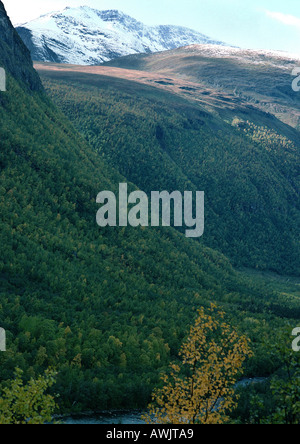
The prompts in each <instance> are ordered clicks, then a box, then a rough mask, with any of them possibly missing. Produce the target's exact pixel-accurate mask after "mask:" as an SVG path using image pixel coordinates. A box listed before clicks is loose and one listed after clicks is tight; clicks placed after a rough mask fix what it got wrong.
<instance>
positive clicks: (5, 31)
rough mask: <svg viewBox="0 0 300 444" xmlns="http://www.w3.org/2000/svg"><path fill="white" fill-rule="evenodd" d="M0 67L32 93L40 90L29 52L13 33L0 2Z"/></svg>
mask: <svg viewBox="0 0 300 444" xmlns="http://www.w3.org/2000/svg"><path fill="white" fill-rule="evenodd" d="M0 67H2V68H4V69H5V71H6V73H8V74H11V75H12V76H13V77H14V78H15V79H16V80H18V81H19V82H21V83H23V85H25V86H26V87H27V88H29V89H30V90H32V91H39V90H42V89H43V87H42V84H41V81H40V78H39V76H38V74H37V72H36V71H35V70H34V69H33V65H32V61H31V56H30V52H29V51H28V49H27V48H26V46H25V45H24V43H23V41H22V40H21V38H20V37H19V35H18V33H17V32H16V31H15V29H14V27H13V25H12V24H11V21H10V19H9V18H8V16H7V13H6V11H5V8H4V5H3V3H2V2H1V1H0Z"/></svg>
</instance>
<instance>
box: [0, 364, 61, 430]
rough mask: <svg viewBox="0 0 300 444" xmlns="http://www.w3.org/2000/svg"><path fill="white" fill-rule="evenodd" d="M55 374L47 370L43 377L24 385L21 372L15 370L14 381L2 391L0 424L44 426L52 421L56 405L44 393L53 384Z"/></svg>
mask: <svg viewBox="0 0 300 444" xmlns="http://www.w3.org/2000/svg"><path fill="white" fill-rule="evenodd" d="M56 374H57V373H56V372H55V371H53V370H47V371H46V372H45V374H44V375H43V376H39V377H38V378H37V379H31V380H30V381H29V382H28V383H27V384H24V382H23V379H22V375H23V372H22V370H20V369H18V368H17V369H16V372H15V379H14V380H12V381H10V382H9V384H8V386H7V387H5V388H4V389H3V394H2V398H0V424H45V423H47V422H50V421H52V418H53V413H54V411H55V409H56V403H55V400H54V397H53V396H51V395H49V394H46V391H47V390H48V388H50V387H52V385H53V384H54V383H55V377H56Z"/></svg>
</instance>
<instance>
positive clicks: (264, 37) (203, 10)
mask: <svg viewBox="0 0 300 444" xmlns="http://www.w3.org/2000/svg"><path fill="white" fill-rule="evenodd" d="M4 5H5V7H6V10H7V12H8V15H9V16H10V18H11V20H12V22H13V24H14V25H16V24H18V23H24V22H26V21H29V20H31V19H33V18H36V17H38V16H40V15H41V14H46V13H48V12H52V11H56V10H61V9H63V8H65V7H66V6H71V7H76V6H83V5H87V6H91V7H93V8H96V9H119V10H121V11H123V12H125V13H127V14H129V15H131V16H132V17H134V18H136V19H138V20H140V21H142V22H144V23H145V24H148V25H156V24H173V25H182V26H187V27H189V28H192V29H195V30H197V31H200V32H202V33H204V34H206V35H208V36H210V37H212V38H214V39H217V40H222V41H224V42H227V43H230V44H233V45H236V46H241V47H242V48H253V49H278V50H283V51H288V52H291V53H295V54H300V0H285V1H282V0H51V1H48V0H26V1H24V0H4Z"/></svg>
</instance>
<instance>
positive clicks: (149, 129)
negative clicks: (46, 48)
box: [39, 65, 300, 275]
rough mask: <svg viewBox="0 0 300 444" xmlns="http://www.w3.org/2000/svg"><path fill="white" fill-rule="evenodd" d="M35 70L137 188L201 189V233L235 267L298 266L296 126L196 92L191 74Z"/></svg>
mask: <svg viewBox="0 0 300 444" xmlns="http://www.w3.org/2000/svg"><path fill="white" fill-rule="evenodd" d="M110 69H111V70H112V71H111V76H110V75H109V74H110ZM39 72H40V73H41V75H42V79H43V81H44V85H45V86H46V89H47V91H48V92H49V94H50V95H51V97H52V98H53V99H54V100H55V102H56V103H57V105H58V106H59V107H61V109H62V110H63V112H64V113H65V114H66V115H67V116H68V117H69V118H70V120H72V121H73V123H74V124H75V126H76V128H77V129H78V130H79V131H80V132H81V133H82V134H83V135H84V136H85V137H86V139H87V140H88V141H89V142H90V144H91V145H92V146H93V147H94V148H95V150H96V151H97V152H98V153H99V154H100V156H101V157H103V158H105V159H106V160H108V161H109V162H110V164H111V165H113V166H116V167H117V168H118V169H119V170H120V171H121V172H122V174H124V175H125V176H126V177H128V178H129V180H131V181H132V182H134V183H136V184H137V185H138V186H139V187H140V188H141V189H143V190H145V191H148V192H149V191H151V190H156V189H160V190H162V189H167V190H170V191H172V190H184V189H193V190H196V189H197V190H204V191H205V193H206V226H205V234H204V236H203V239H201V242H204V243H205V244H206V245H208V246H210V247H212V248H215V249H218V250H220V251H222V252H223V253H224V254H226V255H227V256H229V258H230V259H231V260H232V261H233V262H234V263H235V264H236V265H239V266H241V265H243V266H247V267H252V268H259V269H267V270H274V271H277V272H279V273H290V274H296V275H298V274H299V221H300V220H299V209H300V205H299V146H300V144H299V133H298V132H297V131H295V130H294V129H292V128H291V127H289V126H287V125H285V124H283V123H282V122H281V121H279V120H277V119H275V118H274V117H272V116H271V115H269V114H266V113H264V112H262V111H261V110H259V109H256V108H254V107H253V106H252V105H249V104H247V103H246V102H245V101H243V100H242V99H236V100H235V99H234V98H233V97H232V96H230V95H226V94H221V93H219V95H217V94H216V92H215V91H211V96H210V97H208V99H207V100H206V99H205V98H206V97H207V96H205V98H203V97H202V99H199V100H198V96H197V97H196V99H195V98H193V97H190V96H189V95H186V94H185V92H186V91H187V89H189V88H190V83H184V82H183V81H179V82H178V81H177V79H176V78H174V77H173V78H172V77H169V78H166V77H164V78H163V77H162V75H159V74H153V73H152V74H150V75H147V72H145V71H140V72H139V71H132V70H130V71H129V70H127V71H126V70H124V69H120V70H119V71H118V69H115V68H109V67H104V68H101V67H100V68H93V67H91V68H87V67H86V68H83V69H82V68H81V67H75V66H70V67H66V68H64V67H62V66H60V67H57V66H46V65H42V66H39ZM89 72H90V73H89ZM96 72H99V73H101V74H96ZM103 74H105V75H103ZM112 75H113V76H114V77H112ZM130 75H132V77H131V78H130ZM163 79H164V80H163ZM150 85H151V86H150ZM154 85H156V86H155V87H154ZM188 85H189V86H188ZM198 89H199V95H200V89H201V86H199V85H198ZM202 91H203V92H204V91H205V90H202ZM190 94H192V93H190ZM218 96H219V97H218Z"/></svg>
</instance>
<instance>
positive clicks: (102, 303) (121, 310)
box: [0, 2, 300, 422]
mask: <svg viewBox="0 0 300 444" xmlns="http://www.w3.org/2000/svg"><path fill="white" fill-rule="evenodd" d="M0 6H1V10H0V14H1V18H2V19H3V20H2V21H0V31H2V29H1V26H4V25H5V26H6V27H8V30H9V32H10V33H11V35H10V43H11V46H8V43H6V42H4V41H3V40H2V38H0V66H3V67H4V68H6V70H7V73H8V83H7V92H6V93H0V206H1V220H0V252H1V254H0V281H1V287H0V326H1V327H2V328H4V329H5V330H6V333H7V339H8V341H7V352H5V353H0V386H1V388H4V387H10V386H11V382H9V381H10V380H11V379H12V378H13V375H14V371H15V368H19V369H20V370H22V371H23V377H24V380H25V381H28V380H29V379H30V378H33V379H34V380H38V378H39V375H41V374H42V373H43V372H44V371H45V370H46V369H47V368H49V367H52V368H53V369H55V370H56V371H57V377H56V383H55V385H54V386H53V387H52V389H51V390H52V393H58V394H59V396H60V397H59V399H58V401H57V402H58V404H59V407H60V412H61V413H63V412H69V411H77V412H82V411H84V410H103V409H108V408H110V409H111V408H127V409H129V408H136V407H138V408H143V407H145V406H146V405H147V403H148V401H149V397H150V394H151V392H152V390H153V387H155V386H156V385H157V383H158V381H159V374H160V372H161V371H162V370H164V369H165V368H167V367H168V365H169V362H170V361H171V360H172V359H176V357H177V355H178V350H179V349H180V346H181V344H182V342H183V340H184V339H185V337H186V335H187V333H188V330H189V326H190V325H191V324H192V323H193V321H194V319H195V317H196V313H197V309H198V308H199V307H200V306H204V307H209V305H210V302H211V301H213V302H216V303H218V304H219V305H220V306H221V307H222V309H224V311H225V312H226V313H227V318H228V319H227V320H228V322H230V324H231V325H233V326H235V327H236V328H237V329H238V330H239V331H240V332H241V333H243V334H246V335H247V336H248V337H249V338H250V339H251V340H252V344H253V349H254V358H252V359H251V360H250V361H248V363H247V367H246V373H245V374H246V376H252V377H254V376H260V377H262V376H265V377H269V376H271V375H273V374H274V373H277V374H278V375H279V377H280V378H282V380H284V381H285V380H286V379H287V373H286V371H285V369H284V363H285V360H284V358H283V357H282V356H281V354H280V353H279V352H277V351H275V353H274V350H272V348H270V347H269V346H268V341H269V342H272V341H273V340H274V332H278V331H279V330H281V329H286V331H287V332H288V334H290V333H289V332H291V330H292V328H294V327H295V326H296V325H297V322H298V320H299V318H300V306H299V295H298V294H297V293H296V292H295V293H294V292H293V290H292V289H291V291H290V292H288V293H286V292H284V291H282V290H281V287H280V288H278V289H277V288H276V286H274V285H269V284H264V283H263V280H262V282H261V280H260V279H256V278H253V276H251V274H249V272H247V273H246V272H245V273H242V272H237V271H235V270H234V269H233V268H232V265H231V263H230V261H229V260H228V259H227V258H226V257H225V256H223V255H222V254H221V253H219V252H217V251H214V250H213V249H211V248H208V247H207V246H205V245H202V244H201V243H199V242H193V241H191V240H188V239H186V238H185V237H184V235H182V234H181V233H179V232H177V231H176V230H174V229H172V228H145V229H142V228H126V229H125V228H123V229H119V228H116V229H111V228H105V229H103V228H101V229H100V228H99V227H98V226H97V225H96V219H95V217H96V212H97V209H98V206H97V205H96V196H97V194H98V192H99V191H101V190H106V189H108V190H112V191H115V192H117V189H118V184H119V183H120V182H122V181H124V180H127V177H126V178H125V177H124V175H121V173H119V172H118V170H117V168H118V167H119V163H118V162H117V161H116V162H115V167H116V169H115V168H114V167H113V166H112V160H113V159H116V158H117V157H118V155H119V156H121V155H123V153H119V154H117V153H115V154H112V158H111V159H107V158H106V157H107V156H99V152H100V153H101V152H102V149H103V147H105V146H106V145H107V144H108V143H111V144H112V143H113V141H114V138H115V137H117V131H118V130H119V129H118V126H117V125H116V126H115V127H114V126H112V127H111V130H110V133H109V135H108V134H107V131H108V130H107V126H105V127H104V128H103V132H102V137H103V142H102V144H101V145H100V139H98V141H99V149H95V146H94V144H92V145H93V146H90V145H89V144H88V143H87V141H86V140H84V138H83V137H82V136H81V135H80V134H79V133H78V132H77V130H76V129H75V128H74V127H73V125H72V124H71V123H70V122H69V120H68V118H67V116H66V115H65V114H66V113H67V110H66V109H64V111H65V112H64V113H63V112H61V111H59V110H58V109H57V108H56V107H55V106H54V105H53V104H52V102H51V101H50V99H49V98H48V97H47V96H46V94H45V93H44V91H43V89H42V87H41V85H40V83H39V79H38V77H37V76H36V73H35V72H34V70H33V69H32V68H31V65H30V62H29V61H28V54H27V52H26V51H25V49H24V60H23V61H24V64H23V65H22V69H21V70H20V63H21V64H22V57H23V55H22V54H23V53H22V48H23V45H22V44H21V42H20V40H19V39H18V38H17V36H16V34H15V33H14V31H13V30H12V28H11V26H10V24H9V22H8V19H7V18H6V16H5V13H4V12H3V8H2V3H1V2H0ZM3 23H4V25H3ZM5 32H6V31H5ZM6 34H7V33H6ZM0 35H2V34H1V32H0ZM9 48H12V49H11V50H10V49H9ZM16 55H17V58H16ZM14 67H15V68H14ZM59 87H61V85H59ZM68 88H69V89H68V91H69V92H68V94H70V100H71V99H72V100H73V99H74V98H75V99H76V100H77V96H76V95H75V93H74V92H73V91H72V89H71V88H70V87H69V86H68ZM62 91H63V90H62ZM115 94H116V96H115V98H114V93H113V92H111V91H110V92H109V95H110V96H111V100H112V102H111V101H110V100H109V98H108V97H107V101H108V102H107V108H108V109H110V110H112V109H113V107H114V106H116V110H118V111H114V113H115V114H114V117H112V119H115V118H117V116H118V115H119V114H120V116H123V114H122V113H123V111H122V107H123V104H122V102H119V94H120V93H119V92H118V91H116V93H115ZM149 100H150V99H149ZM118 103H120V105H118ZM137 103H138V105H137V106H140V104H139V101H138V100H137ZM87 104H88V105H89V106H90V101H89V100H88V98H87ZM82 106H83V104H80V102H78V107H77V108H75V107H74V113H75V114H76V112H78V113H81V107H82ZM97 106H98V105H97ZM101 106H104V107H105V106H106V105H105V103H104V100H103V102H101ZM118 106H119V107H120V108H118ZM133 106H134V101H132V105H131V108H132V107H133ZM154 106H155V107H156V106H157V103H156V102H154V104H153V107H154ZM76 109H77V111H76ZM89 109H90V108H89ZM153 109H154V108H153ZM163 110H164V113H168V107H166V106H164V108H163ZM180 110H181V108H180ZM170 112H171V111H170ZM194 112H195V111H194V110H191V113H192V115H193V116H194V114H193V113H194ZM83 116H84V118H85V117H86V115H85V114H83ZM107 118H108V116H107V117H105V116H103V120H104V121H106V119H107ZM122 118H123V117H122ZM128 118H129V119H130V121H131V125H132V128H133V131H134V128H135V119H136V116H131V115H130V116H128ZM144 118H145V117H144ZM147 118H148V117H147ZM198 118H199V119H202V118H203V119H205V121H206V119H207V120H208V121H209V120H210V118H209V117H206V116H201V117H199V115H198V117H197V119H198ZM141 119H143V117H141ZM153 119H155V117H153ZM172 119H175V120H174V125H175V127H176V125H178V128H177V130H176V137H178V141H177V143H176V147H178V146H181V142H180V140H181V139H180V137H186V133H185V130H184V128H183V127H182V124H183V122H185V123H186V125H187V127H188V128H189V129H190V131H191V134H194V132H195V134H196V133H198V125H200V126H201V124H200V123H199V121H198V120H196V121H194V120H193V118H191V119H189V118H188V117H187V116H186V117H182V115H181V111H180V113H179V114H176V115H175V116H172ZM177 119H178V120H177ZM180 119H184V121H182V120H180ZM147 122H148V120H147ZM195 122H196V123H195ZM75 124H76V122H75ZM98 125H99V122H98V121H97V128H98ZM159 125H160V123H155V125H154V127H152V129H151V131H154V133H155V134H156V136H155V137H156V138H157V143H158V145H159V146H161V143H163V142H162V140H164V137H166V138H167V137H169V135H168V132H166V133H165V131H166V129H165V128H166V127H165V126H163V127H162V128H161V130H162V133H163V135H162V133H161V132H160V130H159V129H158V128H159ZM164 125H166V123H164ZM193 125H196V126H197V130H196V129H193ZM208 126H209V125H208ZM149 127H150V126H149V124H148V123H147V124H145V126H142V128H144V130H145V134H144V135H143V137H142V135H141V134H139V133H137V140H138V142H136V145H134V146H133V149H135V150H136V151H135V153H136V155H135V156H133V157H132V162H134V164H135V166H136V167H137V168H138V169H139V168H143V163H142V156H141V155H140V150H141V153H144V156H146V151H147V149H148V150H149V146H148V145H146V144H145V148H143V144H142V141H143V140H144V141H145V140H147V137H148V132H147V131H148V130H149ZM105 128H106V129H105ZM127 128H128V127H127ZM97 131H98V129H97ZM126 131H127V130H126ZM126 131H125V130H123V132H121V135H120V137H122V138H123V139H124V147H125V148H126V147H127V148H128V142H126V141H125V139H126V137H127V132H126ZM234 131H236V134H237V136H236V137H237V138H239V137H241V136H240V135H239V134H240V131H241V130H240V129H239V128H237V129H235V130H234ZM181 133H182V134H183V135H182V136H181ZM130 134H131V133H130ZM211 135H213V133H211ZM202 136H203V137H204V134H202ZM199 137H200V136H199ZM242 137H243V138H241V142H240V144H239V145H238V147H239V149H243V146H244V145H243V144H242V140H243V141H246V140H248V139H249V135H243V136H242ZM224 138H225V139H224V140H226V137H225V135H224ZM110 140H111V141H110ZM130 140H133V138H131V139H130ZM230 140H231V139H230ZM249 140H250V139H249ZM109 141H110V142H109ZM90 142H92V140H90ZM182 143H183V142H182ZM224 143H225V142H224ZM226 143H228V144H229V141H227V142H226ZM249 143H250V142H249ZM120 146H121V145H120V144H119V145H118V146H117V148H118V149H119V150H120ZM167 146H168V148H167V149H170V147H171V144H168V145H167ZM182 146H183V145H182ZM227 146H228V147H229V145H227ZM251 146H254V145H251ZM176 147H175V142H174V147H173V148H174V149H175V148H176ZM209 147H210V148H211V149H212V150H215V149H216V148H214V145H213V143H212V142H209V145H208V146H206V149H207V150H208V148H209ZM154 148H155V147H154ZM190 148H191V150H193V149H194V148H193V146H192V145H191V147H190ZM144 149H145V150H146V151H143V150H144ZM228 149H229V148H228ZM236 149H237V146H236ZM260 149H262V148H261V147H260ZM216 151H217V149H216ZM148 154H149V152H148ZM148 154H147V155H148ZM179 154H180V153H179V152H178V153H177V155H179ZM132 155H133V154H132ZM186 155H187V152H186V151H183V152H182V156H183V157H184V156H186ZM244 155H245V156H246V157H247V153H246V150H244ZM209 156H210V155H208V164H209V163H210V162H209V158H210V157H209ZM212 156H217V152H214V154H213V155H212ZM102 157H105V159H103V158H102ZM154 157H155V156H154ZM164 159H165V157H164V156H162V157H161V162H163V160H164ZM232 159H233V156H232ZM107 160H108V162H107ZM241 161H242V160H241V159H240V160H239V161H238V162H237V163H238V164H241ZM178 163H179V162H178ZM139 164H141V166H140V167H138V165H139ZM162 165H165V168H169V169H168V171H170V172H171V169H170V168H171V167H170V166H168V164H167V163H165V164H163V163H162ZM172 165H173V167H172V168H174V174H172V175H170V179H169V178H168V180H166V182H161V184H162V185H165V186H166V187H170V186H171V185H172V182H171V181H172V180H174V182H173V185H174V188H175V186H176V187H177V186H178V183H179V182H178V180H179V179H177V178H176V177H177V174H178V177H180V181H182V182H181V185H182V186H185V185H186V186H191V187H194V185H193V183H192V182H191V181H189V180H188V179H187V176H186V174H185V172H184V169H183V166H182V165H181V166H180V168H179V167H177V166H176V164H175V163H173V164H172ZM157 167H158V164H157V163H154V164H153V166H152V168H153V171H154V170H155V171H156V173H158V171H160V172H161V175H162V178H163V177H165V179H167V178H166V176H165V175H164V174H163V173H164V171H163V169H160V170H157ZM215 167H216V166H214V167H213V168H215ZM144 168H145V172H146V171H148V168H149V162H147V164H145V165H144ZM249 168H250V166H249ZM120 170H121V172H122V173H123V174H124V171H122V168H120ZM204 170H205V169H204V168H203V169H201V171H204ZM128 172H129V170H128ZM197 174H198V173H197V171H196V169H195V170H194V171H193V177H197ZM141 175H143V172H142V170H141V169H139V174H137V179H138V178H139V177H140V176H141ZM128 176H131V174H130V175H129V174H128ZM145 177H146V174H145ZM154 177H155V175H153V176H152V178H154ZM232 177H235V174H234V175H233V176H232ZM172 178H173V179H172ZM133 179H134V177H130V178H129V180H131V181H132V182H134V181H133ZM175 179H176V180H175ZM149 180H150V179H149ZM270 180H271V178H270ZM195 182H196V179H195ZM239 183H240V182H239ZM156 184H157V186H158V185H159V184H158V183H157V182H156ZM198 184H199V185H201V182H200V181H199V182H197V185H198ZM137 185H139V184H137ZM150 185H151V184H150V181H149V182H148V187H150ZM266 186H267V184H266ZM130 187H131V188H132V189H135V185H133V184H132V185H131V186H130ZM214 187H217V184H216V183H214V180H213V177H212V181H211V192H212V191H213V189H214ZM144 188H147V187H144ZM171 188H173V187H172V186H171ZM180 188H181V187H179V189H180ZM202 188H203V187H202ZM191 189H193V188H191ZM238 189H239V192H240V193H242V190H241V189H240V186H239V187H238ZM280 190H281V192H282V193H283V195H282V196H281V197H284V196H285V193H289V192H290V193H291V195H292V190H290V191H289V190H285V189H284V188H283V187H282V188H280ZM245 192H246V191H245ZM270 192H271V191H270ZM217 194H218V193H217V191H216V192H215V193H214V195H215V196H217ZM277 196H278V195H277ZM224 197H225V195H224ZM273 198H274V199H275V195H274V196H273V194H272V195H270V200H271V199H273ZM219 199H220V202H219V203H214V205H220V206H221V204H222V205H223V204H224V202H222V195H221V193H220V196H219ZM276 199H279V197H276ZM276 202H277V201H276ZM282 202H283V207H284V215H285V216H284V217H285V219H284V220H285V223H286V224H288V223H289V219H288V217H287V216H288V215H290V212H291V211H292V209H291V208H292V207H290V206H288V205H287V203H286V200H285V199H284V198H283V201H282ZM274 205H275V201H274ZM212 208H213V205H212ZM210 211H211V213H212V212H213V209H211V210H210ZM241 214H242V216H241V217H242V220H243V218H245V220H246V219H247V217H246V215H244V214H243V213H241ZM219 220H221V218H220V219H219ZM232 220H233V219H232ZM270 223H271V222H270ZM274 223H275V222H274ZM277 223H279V222H278V221H277V220H276V224H277ZM208 226H209V223H208ZM288 226H289V229H290V234H288V233H287V231H284V232H285V233H286V236H287V238H286V243H285V249H283V247H280V246H278V249H276V250H274V256H275V259H274V269H275V268H276V264H277V265H278V263H279V258H282V260H283V259H284V257H285V256H284V254H285V253H286V251H288V252H289V254H290V257H291V259H290V266H288V264H289V262H287V261H286V262H285V265H283V267H282V271H284V270H286V269H288V271H290V272H292V271H293V270H294V269H293V265H294V264H295V263H296V262H297V261H296V260H295V261H294V255H295V254H296V248H295V246H294V244H293V242H292V239H293V234H294V229H295V228H294V226H293V224H291V225H288ZM267 227H268V225H267ZM271 228H274V227H273V225H271V226H270V229H271ZM266 229H268V228H266ZM282 229H284V226H282ZM219 230H220V231H222V230H223V226H222V225H221V226H220V228H219ZM216 231H217V229H216ZM229 231H230V230H228V233H229ZM228 235H229V234H228ZM274 235H275V231H274V230H273V231H272V232H271V233H270V237H272V236H274ZM222 237H224V238H225V237H226V236H225V233H224V236H219V237H218V239H220V238H222ZM233 237H234V236H233V234H232V238H230V239H232V242H233ZM277 238H278V240H280V236H278V235H277ZM240 242H242V241H241V239H240ZM256 243H257V249H256V250H255V251H256V253H255V254H256V255H257V256H253V254H254V250H253V252H252V253H250V251H249V257H252V258H253V260H254V257H257V258H259V251H260V249H261V254H262V259H261V260H262V263H265V262H264V261H266V260H267V259H266V258H268V254H269V253H270V251H267V252H264V247H263V240H261V239H259V238H257V237H256ZM237 248H238V244H237V243H236V244H234V242H233V247H232V252H234V251H237ZM281 248H282V249H281ZM240 249H241V250H244V249H245V250H246V249H248V245H247V244H246V243H245V246H243V245H242V244H240ZM276 251H279V253H278V255H277V256H276ZM240 256H241V257H242V256H243V255H241V254H240ZM236 257H238V255H237V256H236ZM247 257H248V255H247ZM251 260H252V259H251ZM257 260H258V259H257ZM241 262H242V261H241ZM279 343H280V340H279ZM284 347H287V348H289V347H290V345H289V343H288V341H287V345H286V346H284ZM285 350H286V348H285ZM296 365H297V366H298V363H297V364H296ZM19 374H20V373H19ZM266 384H269V383H266ZM269 385H270V384H269ZM268 389H269V390H270V393H269V392H268ZM249 396H250V395H249ZM249 396H248V394H247V393H244V398H243V399H242V400H243V404H241V405H240V407H239V408H240V410H239V411H238V412H236V418H235V420H237V422H238V421H240V420H243V421H247V420H248V419H249V418H250V417H251V412H250V410H249V405H250V401H249V399H250V397H249ZM255 396H256V395H255ZM262 396H263V397H267V396H269V397H268V399H270V400H271V401H270V408H269V409H268V412H267V413H268V414H270V412H272V411H273V410H276V402H277V401H276V400H275V399H273V398H272V396H273V395H272V393H271V388H270V387H269V386H268V388H267V389H266V390H263V393H262Z"/></svg>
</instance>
